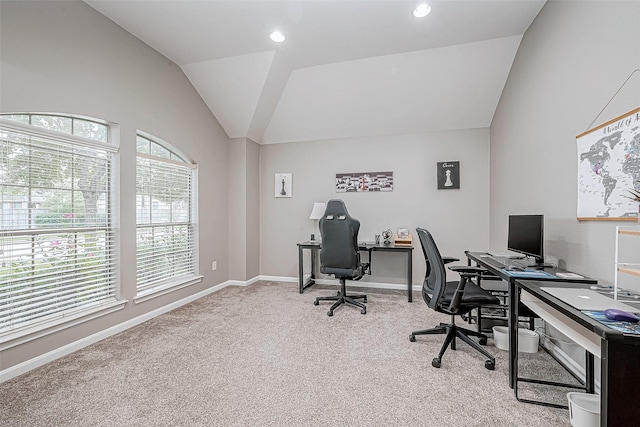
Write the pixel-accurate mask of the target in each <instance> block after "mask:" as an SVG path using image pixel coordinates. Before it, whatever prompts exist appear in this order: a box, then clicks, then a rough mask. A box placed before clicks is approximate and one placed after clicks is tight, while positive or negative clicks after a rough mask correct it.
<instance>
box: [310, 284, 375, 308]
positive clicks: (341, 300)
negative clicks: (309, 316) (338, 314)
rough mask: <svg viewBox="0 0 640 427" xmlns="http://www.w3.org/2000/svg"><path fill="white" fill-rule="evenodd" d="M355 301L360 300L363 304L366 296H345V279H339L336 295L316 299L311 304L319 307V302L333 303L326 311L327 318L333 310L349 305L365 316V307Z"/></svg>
mask: <svg viewBox="0 0 640 427" xmlns="http://www.w3.org/2000/svg"><path fill="white" fill-rule="evenodd" d="M357 299H361V300H363V302H365V303H366V302H367V296H366V295H347V289H346V284H345V279H340V290H339V291H338V293H337V295H335V296H331V297H317V298H316V300H315V301H314V302H313V305H319V304H320V301H335V303H334V304H333V305H332V306H331V308H330V309H329V311H327V316H333V310H335V309H336V308H338V307H339V306H341V305H342V304H351V305H353V306H355V307H359V308H360V313H361V314H367V306H366V305H364V304H362V303H361V302H358V301H356V300H357Z"/></svg>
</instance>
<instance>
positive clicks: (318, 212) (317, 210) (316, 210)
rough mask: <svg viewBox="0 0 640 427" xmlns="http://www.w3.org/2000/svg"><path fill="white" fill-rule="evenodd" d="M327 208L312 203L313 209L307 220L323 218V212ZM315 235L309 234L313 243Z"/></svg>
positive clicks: (323, 205)
mask: <svg viewBox="0 0 640 427" xmlns="http://www.w3.org/2000/svg"><path fill="white" fill-rule="evenodd" d="M326 208H327V206H326V205H325V204H324V203H314V204H313V209H311V215H309V219H313V220H318V219H320V218H322V217H323V215H324V211H325V209H326ZM315 240H316V236H315V234H313V233H311V241H312V242H313V241H315Z"/></svg>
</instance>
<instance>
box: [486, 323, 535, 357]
mask: <svg viewBox="0 0 640 427" xmlns="http://www.w3.org/2000/svg"><path fill="white" fill-rule="evenodd" d="M539 339H540V337H539V336H538V333H537V332H536V331H531V330H529V329H524V328H518V351H519V352H522V353H537V352H538V341H539ZM493 343H494V344H495V346H496V347H498V348H499V349H500V350H509V328H508V327H506V326H494V327H493Z"/></svg>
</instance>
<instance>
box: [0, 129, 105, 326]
mask: <svg viewBox="0 0 640 427" xmlns="http://www.w3.org/2000/svg"><path fill="white" fill-rule="evenodd" d="M115 150H116V149H115V147H113V146H111V145H109V144H107V143H101V142H97V141H93V140H91V141H89V140H87V139H86V138H83V137H77V136H73V135H59V134H57V133H56V132H52V131H47V130H43V129H35V128H33V129H31V127H30V126H29V125H25V124H19V123H16V124H13V123H11V124H8V123H6V122H5V121H2V122H0V334H2V333H3V332H7V331H12V330H15V329H17V328H21V327H28V326H30V325H32V324H34V323H41V322H46V321H48V320H53V319H59V318H61V317H65V316H67V315H70V314H72V313H73V314H75V313H77V312H78V311H81V310H84V309H87V308H90V307H95V306H99V305H101V304H107V303H111V302H113V301H115V298H116V261H117V254H116V252H115V250H116V245H115V241H114V230H113V228H112V223H113V221H112V212H111V203H110V200H111V194H110V191H111V190H110V180H111V173H112V166H113V158H112V157H113V153H114V152H115Z"/></svg>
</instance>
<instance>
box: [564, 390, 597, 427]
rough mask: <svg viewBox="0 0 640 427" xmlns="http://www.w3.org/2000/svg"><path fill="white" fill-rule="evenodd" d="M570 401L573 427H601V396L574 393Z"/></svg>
mask: <svg viewBox="0 0 640 427" xmlns="http://www.w3.org/2000/svg"><path fill="white" fill-rule="evenodd" d="M567 399H569V421H571V425H572V426H573V427H599V426H600V396H599V395H597V394H588V393H581V392H575V391H572V392H571V393H567Z"/></svg>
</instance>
